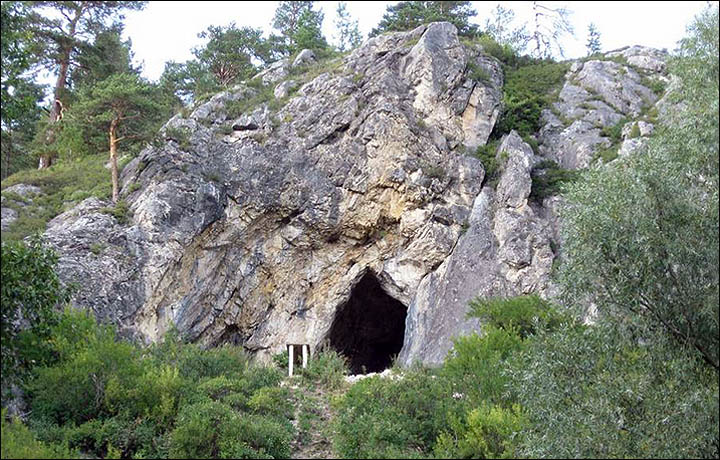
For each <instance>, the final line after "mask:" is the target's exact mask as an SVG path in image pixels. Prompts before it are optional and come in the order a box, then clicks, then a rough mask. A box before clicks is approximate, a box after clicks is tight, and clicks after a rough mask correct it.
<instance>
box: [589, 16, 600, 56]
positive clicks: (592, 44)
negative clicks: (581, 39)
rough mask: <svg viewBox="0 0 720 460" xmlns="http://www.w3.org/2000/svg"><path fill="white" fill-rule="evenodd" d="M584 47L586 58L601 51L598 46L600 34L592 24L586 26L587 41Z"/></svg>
mask: <svg viewBox="0 0 720 460" xmlns="http://www.w3.org/2000/svg"><path fill="white" fill-rule="evenodd" d="M585 47H586V48H587V51H588V56H592V55H593V54H597V53H599V52H600V50H601V49H602V47H601V46H600V32H598V30H597V28H596V27H595V24H593V23H592V22H591V23H590V25H589V26H588V41H587V44H586V45H585Z"/></svg>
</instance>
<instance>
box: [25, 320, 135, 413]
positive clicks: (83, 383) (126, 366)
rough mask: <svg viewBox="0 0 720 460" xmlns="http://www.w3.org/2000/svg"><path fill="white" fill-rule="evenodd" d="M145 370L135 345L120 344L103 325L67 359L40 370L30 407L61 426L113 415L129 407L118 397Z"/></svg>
mask: <svg viewBox="0 0 720 460" xmlns="http://www.w3.org/2000/svg"><path fill="white" fill-rule="evenodd" d="M141 374H142V368H141V366H140V365H139V362H138V360H137V352H136V350H135V348H134V347H133V346H132V345H130V344H129V343H124V342H117V341H116V340H115V331H114V329H113V328H112V327H110V326H106V327H98V328H97V330H96V331H95V333H94V334H92V335H90V337H88V341H87V344H86V346H85V347H83V348H81V349H80V350H78V351H76V352H75V353H74V354H72V355H70V356H69V358H68V359H67V360H66V361H63V362H61V363H59V364H58V365H56V366H52V367H42V368H38V369H36V370H35V378H34V379H33V380H32V381H31V382H30V383H29V385H28V394H29V395H30V397H31V407H32V410H33V412H34V413H35V414H37V415H38V416H39V417H44V418H48V419H50V420H54V421H55V422H57V423H60V424H62V423H66V422H74V423H82V422H85V421H88V420H91V419H93V418H97V417H100V416H105V415H114V414H117V413H118V412H119V410H120V409H121V408H122V407H124V406H123V405H120V407H118V405H116V404H113V401H115V400H117V399H120V400H125V399H126V398H127V393H129V392H130V391H132V390H131V389H132V388H134V386H135V382H137V380H138V378H139V377H140V376H141Z"/></svg>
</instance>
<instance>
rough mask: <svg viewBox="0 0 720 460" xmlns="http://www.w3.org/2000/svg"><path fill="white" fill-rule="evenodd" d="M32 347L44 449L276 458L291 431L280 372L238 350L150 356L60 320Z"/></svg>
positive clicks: (32, 390) (189, 349)
mask: <svg viewBox="0 0 720 460" xmlns="http://www.w3.org/2000/svg"><path fill="white" fill-rule="evenodd" d="M48 337H49V338H48V339H45V340H40V339H38V344H37V345H36V346H35V347H34V349H35V350H36V356H35V359H36V362H37V363H38V364H39V365H38V366H37V367H36V368H35V369H34V370H33V374H32V378H30V379H28V381H27V384H26V386H25V388H26V391H27V396H28V400H29V404H30V408H31V411H32V417H31V419H30V420H29V424H30V427H31V428H32V429H33V430H34V432H35V433H36V436H37V437H38V438H39V440H41V441H42V442H46V443H51V445H65V446H68V447H69V448H71V449H78V450H80V451H82V452H86V453H89V454H91V455H94V456H99V457H105V456H107V455H112V453H113V452H115V453H117V454H121V455H122V456H124V457H129V456H132V457H136V456H142V457H156V458H167V457H168V456H171V457H174V458H188V457H196V458H197V457H199V458H211V457H212V458H214V457H231V458H284V457H287V456H289V454H290V450H289V449H290V441H291V439H292V438H293V434H294V430H293V427H292V425H291V424H290V422H289V417H290V416H291V407H290V406H289V403H288V398H289V393H288V390H286V389H283V388H279V387H277V384H278V383H279V382H280V379H281V376H282V374H281V372H280V371H279V370H278V369H274V368H268V367H257V366H253V365H250V364H249V363H248V360H247V357H246V356H245V354H244V352H243V351H242V350H241V349H237V348H233V347H220V348H215V349H212V350H207V351H206V350H202V349H200V348H199V347H197V346H194V345H187V344H184V343H182V341H180V340H179V339H178V338H177V336H176V335H174V334H169V335H168V337H167V338H166V340H165V341H164V342H163V343H161V344H158V345H155V346H153V347H150V348H140V347H138V346H136V345H133V344H131V343H129V342H126V341H122V340H119V339H117V337H116V333H115V331H114V329H113V328H112V327H110V326H102V325H97V324H96V323H95V321H94V319H92V318H91V317H90V316H88V315H87V314H86V313H82V312H75V311H70V310H67V311H66V312H65V313H64V314H63V315H62V316H61V317H60V318H59V320H58V321H57V324H55V325H54V326H52V328H51V331H50V334H49V336H48Z"/></svg>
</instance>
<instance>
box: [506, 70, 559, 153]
mask: <svg viewBox="0 0 720 460" xmlns="http://www.w3.org/2000/svg"><path fill="white" fill-rule="evenodd" d="M568 68H569V64H567V63H560V62H552V61H536V62H535V63H533V64H529V65H523V66H521V67H518V68H511V67H507V68H506V69H505V86H504V87H503V92H504V94H503V111H502V114H501V116H500V118H499V120H498V122H497V124H496V125H495V128H494V129H493V133H492V137H493V138H494V139H499V138H501V137H502V136H503V135H505V134H508V133H509V132H510V131H512V130H513V129H514V130H515V131H517V132H518V134H520V136H522V137H523V138H524V137H526V136H530V135H532V134H534V133H536V132H537V131H538V130H539V129H540V127H541V126H540V125H541V123H540V116H541V114H542V110H543V109H545V108H547V107H548V106H549V105H550V103H551V102H552V101H553V100H554V99H555V97H556V95H555V93H556V91H557V90H558V88H559V87H560V86H561V85H562V83H563V82H564V81H565V72H566V71H567V70H568Z"/></svg>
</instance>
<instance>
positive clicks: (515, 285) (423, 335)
mask: <svg viewBox="0 0 720 460" xmlns="http://www.w3.org/2000/svg"><path fill="white" fill-rule="evenodd" d="M498 156H499V157H500V158H506V159H505V161H504V162H503V172H502V175H501V177H500V182H499V183H498V187H497V191H494V190H493V189H492V187H484V188H483V189H482V192H481V193H480V194H479V195H478V196H477V198H476V199H475V202H474V203H473V209H472V213H471V215H470V219H469V221H468V227H467V231H466V232H465V233H464V234H463V235H462V236H461V237H460V238H459V240H458V242H457V245H456V246H455V247H454V249H453V251H452V253H451V254H450V256H449V257H447V259H445V261H443V263H442V264H441V265H440V267H438V269H437V270H435V271H434V272H433V273H431V274H429V275H428V276H426V277H425V278H424V279H423V281H422V282H421V283H420V285H419V286H418V290H417V294H416V296H415V298H414V299H413V302H412V303H411V304H410V308H409V309H408V317H407V322H406V326H405V327H406V333H405V342H404V345H403V349H402V352H401V353H400V355H399V357H398V361H399V362H400V363H401V364H403V365H410V364H412V363H413V362H415V361H419V362H422V363H423V364H426V365H438V364H440V363H442V361H443V360H444V358H445V356H446V355H447V353H448V352H449V351H450V349H451V348H452V338H453V337H454V336H457V335H463V334H467V333H470V332H474V331H478V332H479V331H480V326H481V325H480V323H479V321H478V320H477V319H474V318H467V313H468V311H469V308H468V304H469V302H470V301H471V300H472V299H474V298H475V297H481V298H489V297H508V296H516V295H521V294H529V293H532V292H535V293H539V294H541V295H544V294H545V291H546V290H547V289H548V288H549V287H550V272H551V269H552V262H553V258H554V254H553V251H552V249H551V247H550V240H551V239H552V237H553V222H552V221H551V220H550V219H547V218H545V217H543V216H541V215H539V213H538V212H537V211H536V210H534V209H533V206H531V203H530V202H529V201H528V198H529V195H530V188H531V185H532V179H531V176H530V173H531V171H532V166H533V165H534V163H535V162H536V161H537V159H536V157H535V156H534V155H533V153H532V149H531V148H530V146H529V145H527V144H526V143H525V142H523V140H522V139H520V136H518V135H517V134H516V133H515V132H514V131H513V132H512V133H510V134H509V135H508V136H506V137H505V139H504V140H503V142H502V144H501V145H500V148H499V149H498Z"/></svg>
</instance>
